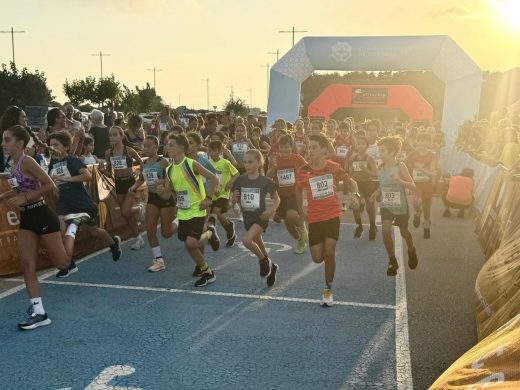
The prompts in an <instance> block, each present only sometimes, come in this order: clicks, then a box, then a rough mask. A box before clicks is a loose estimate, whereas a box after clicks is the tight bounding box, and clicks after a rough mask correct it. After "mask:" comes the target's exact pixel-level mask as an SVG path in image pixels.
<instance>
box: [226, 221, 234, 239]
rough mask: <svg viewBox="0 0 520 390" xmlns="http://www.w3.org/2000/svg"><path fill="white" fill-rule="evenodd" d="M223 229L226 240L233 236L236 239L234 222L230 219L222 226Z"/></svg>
mask: <svg viewBox="0 0 520 390" xmlns="http://www.w3.org/2000/svg"><path fill="white" fill-rule="evenodd" d="M224 229H225V230H226V238H227V239H228V240H230V239H232V238H233V236H234V237H235V239H236V232H235V223H234V222H231V221H230V222H229V224H228V225H226V226H224Z"/></svg>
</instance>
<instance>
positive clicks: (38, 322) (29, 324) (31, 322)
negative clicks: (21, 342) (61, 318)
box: [18, 307, 51, 330]
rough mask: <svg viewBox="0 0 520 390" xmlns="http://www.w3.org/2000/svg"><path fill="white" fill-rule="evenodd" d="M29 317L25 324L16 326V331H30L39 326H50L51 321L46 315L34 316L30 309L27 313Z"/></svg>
mask: <svg viewBox="0 0 520 390" xmlns="http://www.w3.org/2000/svg"><path fill="white" fill-rule="evenodd" d="M27 314H29V317H28V318H27V320H26V321H25V322H21V323H19V324H18V329H21V330H31V329H35V328H38V327H40V326H45V325H50V323H51V319H50V318H49V317H48V316H47V313H44V314H36V313H34V312H33V311H32V307H31V308H30V310H29V311H28V313H27Z"/></svg>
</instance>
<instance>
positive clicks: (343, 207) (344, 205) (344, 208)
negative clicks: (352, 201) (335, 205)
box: [341, 203, 348, 211]
mask: <svg viewBox="0 0 520 390" xmlns="http://www.w3.org/2000/svg"><path fill="white" fill-rule="evenodd" d="M347 210H348V208H347V204H346V203H342V204H341V211H347Z"/></svg>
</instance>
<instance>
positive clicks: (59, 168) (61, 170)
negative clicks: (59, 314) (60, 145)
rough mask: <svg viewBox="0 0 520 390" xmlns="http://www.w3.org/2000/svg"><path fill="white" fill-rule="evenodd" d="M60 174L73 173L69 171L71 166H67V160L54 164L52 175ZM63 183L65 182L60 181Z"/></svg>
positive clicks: (67, 174)
mask: <svg viewBox="0 0 520 390" xmlns="http://www.w3.org/2000/svg"><path fill="white" fill-rule="evenodd" d="M53 176H58V177H71V174H70V172H69V168H67V162H66V161H61V162H59V163H56V164H54V165H53V166H52V169H51V177H53ZM58 184H63V183H58Z"/></svg>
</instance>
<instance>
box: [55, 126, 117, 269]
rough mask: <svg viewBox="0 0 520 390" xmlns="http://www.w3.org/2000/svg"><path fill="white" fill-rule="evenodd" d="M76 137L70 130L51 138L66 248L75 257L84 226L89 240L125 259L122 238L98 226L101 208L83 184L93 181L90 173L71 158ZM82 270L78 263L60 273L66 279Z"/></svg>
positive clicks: (77, 160) (60, 217)
mask: <svg viewBox="0 0 520 390" xmlns="http://www.w3.org/2000/svg"><path fill="white" fill-rule="evenodd" d="M71 145H72V137H71V136H70V134H69V133H68V132H66V131H58V132H55V133H51V134H50V135H49V146H50V150H51V156H52V159H51V161H50V163H49V176H50V177H51V178H52V179H53V180H54V182H55V183H56V185H57V187H58V200H57V202H56V213H57V214H58V219H59V220H60V231H61V234H62V236H63V246H64V247H65V250H66V252H67V255H68V256H69V257H70V258H72V256H73V254H74V242H75V240H76V232H77V230H78V227H79V226H80V225H83V228H82V229H84V230H86V231H87V234H88V235H89V237H92V238H93V239H95V240H96V241H98V242H100V243H101V244H102V247H109V248H110V251H111V252H112V260H114V261H117V260H119V258H120V257H121V238H120V237H119V236H111V235H110V234H108V232H107V231H106V230H104V229H101V228H99V227H97V225H96V224H97V216H98V207H97V205H96V203H94V201H93V200H92V198H91V197H90V195H89V194H88V193H87V190H86V189H85V186H84V185H83V182H88V181H90V180H91V179H92V175H91V174H90V171H89V170H88V169H87V167H86V166H85V164H84V163H83V162H81V160H80V159H79V158H77V157H74V156H70V155H69V151H70V147H71ZM77 270H78V268H77V266H76V264H75V262H74V260H71V262H70V266H69V267H68V268H67V269H62V270H60V271H58V273H57V274H56V277H57V278H66V277H68V276H69V275H70V274H71V273H74V272H76V271H77Z"/></svg>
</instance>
